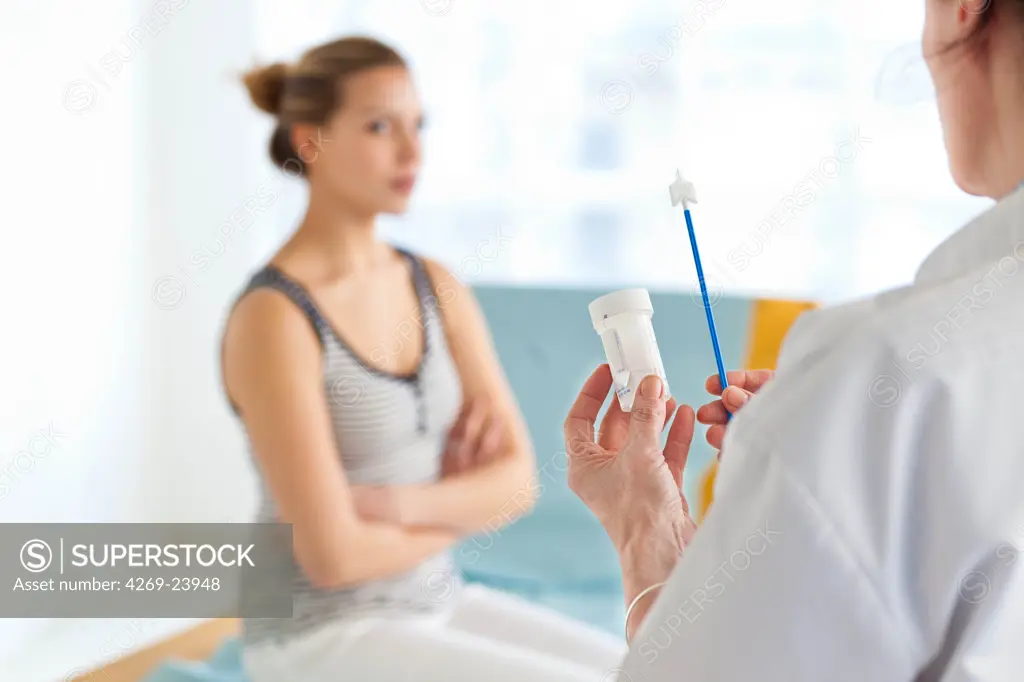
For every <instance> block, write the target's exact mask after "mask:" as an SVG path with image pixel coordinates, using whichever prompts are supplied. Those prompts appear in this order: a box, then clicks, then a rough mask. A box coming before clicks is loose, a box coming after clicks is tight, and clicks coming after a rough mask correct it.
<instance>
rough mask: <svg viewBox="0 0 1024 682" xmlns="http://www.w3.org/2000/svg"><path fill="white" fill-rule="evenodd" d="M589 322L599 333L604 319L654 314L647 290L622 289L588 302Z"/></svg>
mask: <svg viewBox="0 0 1024 682" xmlns="http://www.w3.org/2000/svg"><path fill="white" fill-rule="evenodd" d="M588 308H589V309H590V321H591V322H592V323H593V324H594V329H596V330H597V331H601V329H602V328H603V326H604V319H605V318H608V317H611V316H612V315H618V314H620V313H629V312H639V313H654V305H653V304H652V303H651V295H650V293H648V291H647V289H622V290H621V291H613V292H612V293H610V294H605V295H604V296H602V297H600V298H596V299H594V300H593V301H591V302H590V305H589V306H588Z"/></svg>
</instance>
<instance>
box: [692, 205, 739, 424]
mask: <svg viewBox="0 0 1024 682" xmlns="http://www.w3.org/2000/svg"><path fill="white" fill-rule="evenodd" d="M683 215H685V216H686V230H687V232H689V233H690V248H691V249H692V250H693V262H694V264H695V265H696V266H697V280H698V281H699V282H700V295H701V297H702V298H703V299H704V313H705V314H706V315H707V318H708V330H709V331H710V332H711V345H712V346H713V347H714V349H715V362H716V363H717V364H718V379H719V381H721V383H722V392H723V393H725V389H726V387H727V386H728V385H729V383H728V381H727V380H726V378H725V365H724V364H723V363H722V349H721V347H719V345H718V331H717V330H716V329H715V316H714V314H712V312H711V301H710V300H708V288H707V284H706V283H705V282H704V268H703V267H702V266H701V264H700V251H699V250H698V249H697V235H696V234H695V233H694V231H693V219H692V218H690V209H688V208H687V209H684V210H683ZM725 415H726V419H732V414H730V413H729V411H728V410H726V413H725Z"/></svg>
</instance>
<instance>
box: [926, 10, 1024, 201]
mask: <svg viewBox="0 0 1024 682" xmlns="http://www.w3.org/2000/svg"><path fill="white" fill-rule="evenodd" d="M925 4H926V18H925V26H924V31H923V33H922V48H923V50H924V55H925V60H926V62H927V64H928V68H929V71H930V72H931V75H932V80H933V82H934V84H935V90H936V94H937V99H938V106H939V114H940V117H941V119H942V128H943V135H944V138H945V144H946V150H947V152H948V154H949V166H950V171H951V173H952V175H953V179H954V180H955V181H956V183H957V184H958V185H959V186H960V188H961V189H963V190H964V191H965V192H968V193H970V194H975V195H978V196H988V197H993V198H999V197H1002V196H1005V195H1006V194H1008V193H1009V192H1011V191H1013V190H1014V189H1015V188H1016V187H1017V185H1018V184H1019V183H1020V181H1021V180H1022V179H1024V178H1022V175H1024V148H1022V145H1024V0H926V3H925Z"/></svg>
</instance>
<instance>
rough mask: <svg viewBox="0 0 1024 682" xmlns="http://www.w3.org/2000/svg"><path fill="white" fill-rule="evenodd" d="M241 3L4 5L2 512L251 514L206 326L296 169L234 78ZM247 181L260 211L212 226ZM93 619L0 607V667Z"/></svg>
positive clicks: (69, 650)
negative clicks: (274, 160) (278, 163)
mask: <svg viewBox="0 0 1024 682" xmlns="http://www.w3.org/2000/svg"><path fill="white" fill-rule="evenodd" d="M252 13H253V11H252V7H251V6H250V5H249V3H247V2H246V0H218V2H215V3H210V2H199V1H198V0H191V1H190V0H161V2H156V0H106V1H104V2H98V3H80V2H76V1H74V0H48V1H46V2H33V1H32V0H20V1H18V2H13V3H12V2H11V0H6V1H5V2H4V4H3V6H2V8H0V82H2V87H3V90H4V93H5V96H4V106H3V107H0V130H2V131H3V142H2V147H0V149H2V150H3V156H4V160H5V163H3V164H0V199H2V201H0V207H2V208H0V210H2V214H0V254H2V255H3V256H4V258H3V262H2V266H0V310H2V311H3V317H2V318H0V319H2V321H0V330H2V332H3V333H0V383H2V386H3V390H2V391H0V522H42V521H122V522H123V521H244V520H247V519H248V517H249V514H250V513H251V511H252V507H253V502H254V498H253V492H254V486H253V477H252V472H251V469H250V465H249V462H248V460H247V455H246V453H245V451H244V448H243V440H242V437H241V432H240V429H239V428H238V426H237V425H236V424H235V422H234V421H233V420H232V418H231V415H230V414H229V412H228V411H227V408H226V406H225V404H224V401H223V398H222V396H221V394H220V389H219V381H218V374H217V371H218V358H217V339H218V338H219V334H220V325H221V323H222V318H223V314H224V312H225V309H226V306H227V304H228V302H229V300H230V298H231V297H232V296H233V295H234V294H235V292H236V291H237V290H238V289H239V288H240V287H241V286H242V284H243V282H244V279H245V277H246V275H247V272H248V270H249V269H250V268H251V267H252V266H253V265H255V264H256V263H257V262H258V261H259V260H260V259H261V258H262V257H264V256H265V255H266V254H267V253H268V251H269V250H270V249H271V248H273V246H274V245H275V244H276V243H277V242H278V241H279V239H280V236H281V235H282V230H283V229H287V227H288V225H287V222H286V221H285V220H284V219H282V217H281V215H280V212H281V211H282V210H284V211H290V210H292V208H291V207H294V205H295V202H294V198H295V193H296V192H297V191H298V188H300V187H301V185H294V187H292V188H291V189H290V190H289V191H285V182H286V181H285V179H283V178H282V177H281V176H280V175H278V174H277V173H274V172H272V170H271V167H270V165H269V163H268V162H267V161H266V158H265V157H266V154H265V149H264V148H263V146H262V139H263V136H264V135H265V133H266V132H267V131H266V130H264V128H265V125H266V124H265V123H263V122H261V121H260V119H259V118H258V117H257V116H256V115H255V114H254V113H253V112H254V110H253V109H252V108H251V106H250V105H249V104H248V102H247V100H246V99H245V94H244V91H243V89H242V88H241V86H240V85H239V84H238V81H237V74H238V72H240V71H241V70H242V69H243V68H245V67H246V66H248V65H249V63H250V61H251V60H252V58H253V56H254V55H253V50H252V26H251V24H250V23H248V22H249V21H250V17H251V15H252ZM197 46H202V49H197ZM261 126H262V127H261ZM254 139H259V140H260V142H259V144H254V142H253V140H254ZM261 184H262V185H263V187H262V188H261V187H260V186H261ZM293 184H294V183H293ZM257 191H262V192H263V194H262V196H263V197H264V200H263V207H264V208H267V209H268V210H266V211H265V212H263V213H261V214H257V215H256V218H257V219H256V220H255V221H254V222H246V221H240V222H238V223H237V225H236V227H234V228H233V230H232V231H231V232H229V233H228V234H227V235H224V234H222V233H221V232H220V230H221V229H225V230H227V228H222V226H223V225H224V224H225V223H226V222H227V221H230V220H232V218H235V219H236V220H239V213H238V210H239V209H242V208H244V207H245V206H246V204H247V197H250V196H251V195H254V194H256V193H257ZM267 196H275V197H276V199H275V200H274V201H273V202H272V203H273V205H271V206H269V207H268V206H266V204H267V200H266V197H267ZM289 197H291V198H292V201H291V203H288V199H289ZM249 205H250V206H251V205H252V204H251V203H250V204H249ZM201 254H205V257H206V259H207V260H206V261H205V262H204V261H202V260H201V258H200V255H201ZM217 254H220V255H217ZM194 256H195V258H194V259H193V257H194ZM179 268H180V269H179ZM166 277H175V278H176V280H177V281H171V280H165V279H161V278H166ZM179 283H180V284H182V285H183V286H184V298H183V299H181V300H180V305H177V303H179V301H178V299H176V298H175V297H174V295H175V290H174V285H176V284H179ZM97 625H98V624H97ZM89 627H90V626H89V625H87V624H85V623H82V622H76V621H46V620H42V619H40V620H38V621H26V620H3V619H0V669H3V670H6V671H8V672H10V670H11V668H10V667H9V666H8V665H6V663H9V662H11V661H14V660H15V659H14V658H11V656H14V654H16V653H18V652H21V651H25V650H28V649H30V648H31V646H32V642H33V640H34V639H40V640H45V641H46V642H47V644H49V645H50V646H48V647H46V648H45V650H46V651H47V657H52V659H53V660H52V661H50V663H51V664H52V666H56V668H57V669H62V670H70V669H71V668H74V667H76V665H78V664H79V663H83V662H84V661H82V660H81V656H82V655H83V654H82V652H83V648H82V646H75V645H72V644H69V643H67V642H66V641H65V640H62V639H61V637H64V636H67V637H70V638H74V637H76V636H77V635H76V634H75V633H76V632H77V633H82V635H83V636H84V633H86V632H87V631H88V629H89ZM62 633H63V634H62ZM67 641H70V640H67ZM79 644H80V643H79ZM93 648H95V647H93ZM96 653H97V652H96V651H92V652H91V654H93V655H95V654H96ZM64 659H66V660H64ZM11 665H14V664H13V663H11ZM52 666H51V667H52ZM6 675H7V673H6V672H5V673H4V677H5V678H6ZM19 679H21V678H19ZM25 679H28V678H27V677H26V678H25Z"/></svg>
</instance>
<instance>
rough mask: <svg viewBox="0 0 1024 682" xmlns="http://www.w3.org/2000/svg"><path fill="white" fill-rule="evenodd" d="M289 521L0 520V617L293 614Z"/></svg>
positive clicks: (208, 616)
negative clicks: (106, 521) (94, 521)
mask: <svg viewBox="0 0 1024 682" xmlns="http://www.w3.org/2000/svg"><path fill="white" fill-rule="evenodd" d="M297 570H298V569H297V567H296V565H295V562H294V560H293V559H292V528H291V526H290V525H288V524H276V523H252V524H249V523H45V524H42V523H39V524H37V523H12V524H0V590H3V592H0V594H2V597H0V618H133V617H146V618H234V617H242V618H291V616H292V584H293V582H294V580H295V578H296V576H297Z"/></svg>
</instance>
